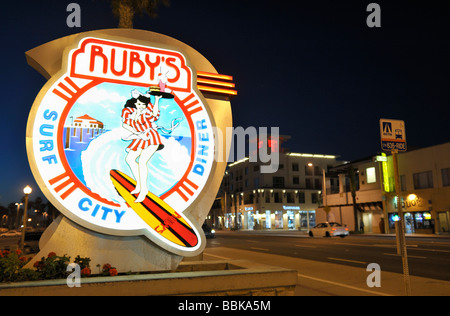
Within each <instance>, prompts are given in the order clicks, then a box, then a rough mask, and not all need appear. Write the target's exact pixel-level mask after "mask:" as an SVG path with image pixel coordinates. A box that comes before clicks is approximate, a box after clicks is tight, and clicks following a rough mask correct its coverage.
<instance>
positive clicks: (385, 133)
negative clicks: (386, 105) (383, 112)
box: [380, 119, 406, 152]
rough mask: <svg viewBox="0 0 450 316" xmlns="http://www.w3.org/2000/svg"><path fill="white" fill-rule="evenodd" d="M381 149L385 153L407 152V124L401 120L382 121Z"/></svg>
mask: <svg viewBox="0 0 450 316" xmlns="http://www.w3.org/2000/svg"><path fill="white" fill-rule="evenodd" d="M380 136H381V149H382V150H383V151H389V152H390V151H392V150H394V149H396V150H398V151H399V152H404V151H406V131H405V122H404V121H400V120H390V119H380Z"/></svg>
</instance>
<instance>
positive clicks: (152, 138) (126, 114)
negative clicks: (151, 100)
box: [122, 104, 162, 151]
mask: <svg viewBox="0 0 450 316" xmlns="http://www.w3.org/2000/svg"><path fill="white" fill-rule="evenodd" d="M135 111H136V109H135V108H124V109H123V110H122V121H123V123H125V124H127V125H130V126H131V127H133V128H134V129H135V130H136V131H137V132H145V134H144V135H145V137H143V138H144V139H142V138H138V139H133V141H132V142H131V144H130V145H129V146H128V147H127V151H130V150H133V151H136V150H138V149H139V148H141V149H145V148H147V147H148V146H150V145H161V144H162V142H161V138H160V136H159V134H158V132H157V131H156V129H155V128H153V127H152V123H153V122H155V121H157V120H158V119H159V111H158V114H157V115H156V116H154V115H153V113H152V112H153V106H152V105H151V104H149V105H148V106H147V108H146V109H145V111H144V113H143V114H141V116H140V117H139V118H138V119H137V120H136V121H135V120H134V119H132V118H131V117H132V114H133V113H134V112H135Z"/></svg>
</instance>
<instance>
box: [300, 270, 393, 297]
mask: <svg viewBox="0 0 450 316" xmlns="http://www.w3.org/2000/svg"><path fill="white" fill-rule="evenodd" d="M297 276H298V277H300V278H305V279H310V280H314V281H318V282H322V283H327V284H331V285H336V286H340V287H345V288H348V289H352V290H356V291H360V292H365V293H369V294H373V295H381V296H394V295H392V294H387V293H382V292H376V291H370V290H366V289H361V288H359V287H356V286H351V285H347V284H342V283H338V282H333V281H328V280H324V279H319V278H315V277H311V276H309V275H304V274H300V273H297ZM300 286H301V283H300Z"/></svg>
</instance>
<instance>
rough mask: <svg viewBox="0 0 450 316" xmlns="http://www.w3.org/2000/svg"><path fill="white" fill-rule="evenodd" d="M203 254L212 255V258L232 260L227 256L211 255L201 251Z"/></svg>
mask: <svg viewBox="0 0 450 316" xmlns="http://www.w3.org/2000/svg"><path fill="white" fill-rule="evenodd" d="M203 254H204V255H205V256H210V257H214V258H218V259H222V260H232V259H231V258H227V257H222V256H217V255H213V254H210V253H205V252H204V253H203Z"/></svg>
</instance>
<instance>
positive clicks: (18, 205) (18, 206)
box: [16, 203, 23, 229]
mask: <svg viewBox="0 0 450 316" xmlns="http://www.w3.org/2000/svg"><path fill="white" fill-rule="evenodd" d="M16 205H17V229H19V226H20V225H19V223H20V220H19V209H20V206H21V205H23V203H16Z"/></svg>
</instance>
